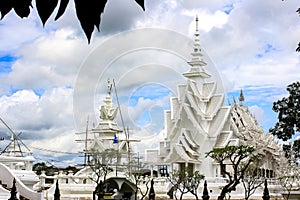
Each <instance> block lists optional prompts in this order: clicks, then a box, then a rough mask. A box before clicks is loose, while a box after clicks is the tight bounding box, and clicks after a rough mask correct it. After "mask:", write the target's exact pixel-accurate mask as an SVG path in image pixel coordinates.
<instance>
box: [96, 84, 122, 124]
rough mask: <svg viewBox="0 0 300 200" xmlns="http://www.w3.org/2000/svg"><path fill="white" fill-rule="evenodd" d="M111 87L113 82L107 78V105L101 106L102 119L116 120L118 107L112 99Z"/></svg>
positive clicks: (105, 100)
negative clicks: (115, 106) (114, 105)
mask: <svg viewBox="0 0 300 200" xmlns="http://www.w3.org/2000/svg"><path fill="white" fill-rule="evenodd" d="M111 88H112V84H111V83H110V80H109V79H108V80H107V95H106V97H105V99H104V102H105V105H102V106H101V108H100V119H103V120H114V119H115V117H116V115H117V110H118V108H114V107H113V105H112V99H111Z"/></svg>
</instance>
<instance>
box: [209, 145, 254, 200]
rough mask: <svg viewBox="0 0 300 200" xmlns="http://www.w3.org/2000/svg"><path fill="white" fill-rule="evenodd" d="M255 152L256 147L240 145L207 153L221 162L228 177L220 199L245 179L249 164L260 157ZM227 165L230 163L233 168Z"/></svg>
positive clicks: (222, 171) (223, 171)
mask: <svg viewBox="0 0 300 200" xmlns="http://www.w3.org/2000/svg"><path fill="white" fill-rule="evenodd" d="M254 152H255V148H254V147H252V146H244V145H240V146H226V147H224V148H215V149H213V150H211V151H210V152H208V153H206V157H207V156H209V157H211V158H212V159H214V160H215V161H217V162H218V163H219V164H220V167H221V174H223V175H224V176H225V177H227V179H228V182H227V184H226V185H224V187H223V188H222V190H221V193H220V196H218V200H223V199H224V198H225V195H226V194H227V193H230V192H231V191H235V190H236V186H237V185H238V184H239V183H240V181H241V180H242V179H243V177H244V175H245V172H246V170H247V169H248V167H249V165H250V164H251V163H253V162H254V161H255V160H256V159H257V158H258V156H256V155H255V154H254ZM226 163H229V164H226ZM226 165H229V166H230V167H231V169H228V168H226Z"/></svg>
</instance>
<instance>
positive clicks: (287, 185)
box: [278, 151, 300, 200]
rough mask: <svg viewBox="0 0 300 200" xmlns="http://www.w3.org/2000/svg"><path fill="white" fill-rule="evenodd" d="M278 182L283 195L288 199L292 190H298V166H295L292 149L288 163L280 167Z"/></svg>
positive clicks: (299, 173) (299, 169)
mask: <svg viewBox="0 0 300 200" xmlns="http://www.w3.org/2000/svg"><path fill="white" fill-rule="evenodd" d="M278 181H279V184H280V185H281V187H282V188H283V192H284V193H283V195H282V196H283V197H284V199H286V200H288V199H289V197H290V194H291V191H293V190H299V182H300V168H299V166H297V163H296V159H295V156H294V154H293V151H292V152H291V156H290V157H289V164H288V165H286V166H285V167H284V168H283V169H281V172H280V176H279V177H278Z"/></svg>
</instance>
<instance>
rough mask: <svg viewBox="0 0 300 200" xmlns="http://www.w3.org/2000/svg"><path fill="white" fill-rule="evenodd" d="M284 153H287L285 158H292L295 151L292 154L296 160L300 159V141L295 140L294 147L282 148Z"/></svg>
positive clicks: (287, 145) (285, 145)
mask: <svg viewBox="0 0 300 200" xmlns="http://www.w3.org/2000/svg"><path fill="white" fill-rule="evenodd" d="M282 148H283V151H284V152H285V157H286V158H290V157H291V150H292V151H293V152H292V153H293V154H294V156H295V158H296V159H300V139H298V140H295V141H294V142H293V145H290V144H284V145H283V146H282Z"/></svg>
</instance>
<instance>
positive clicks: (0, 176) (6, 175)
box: [0, 163, 42, 199]
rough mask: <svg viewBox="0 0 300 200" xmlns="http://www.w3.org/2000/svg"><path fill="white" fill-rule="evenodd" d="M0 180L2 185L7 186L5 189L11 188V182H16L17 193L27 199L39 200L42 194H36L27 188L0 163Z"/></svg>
mask: <svg viewBox="0 0 300 200" xmlns="http://www.w3.org/2000/svg"><path fill="white" fill-rule="evenodd" d="M0 171H1V173H0V180H1V181H2V184H5V185H7V187H9V188H12V186H13V180H14V178H15V180H16V187H17V192H18V193H19V194H20V195H22V196H24V197H26V198H29V199H41V198H42V193H40V192H36V191H33V190H31V189H30V188H28V187H27V186H26V185H24V183H23V182H22V181H21V180H20V179H19V178H18V177H17V176H16V175H15V174H14V173H13V172H12V171H11V170H10V169H9V168H8V167H7V166H6V165H4V164H2V163H0Z"/></svg>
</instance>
